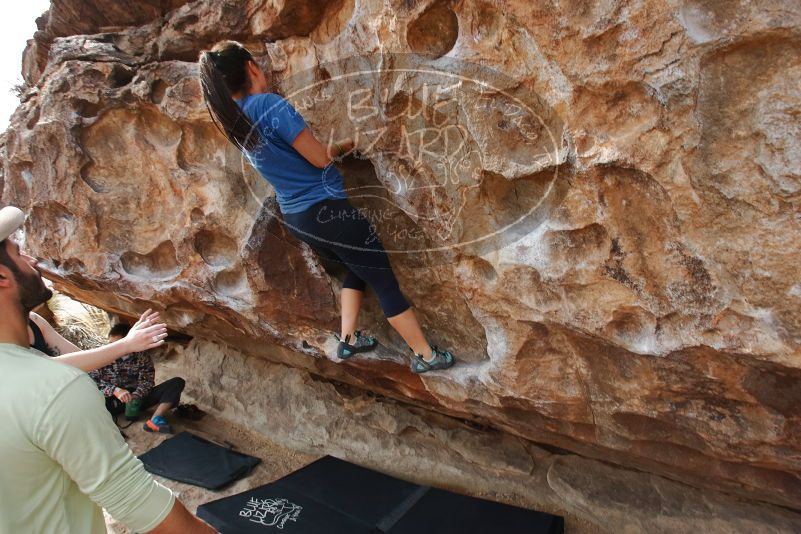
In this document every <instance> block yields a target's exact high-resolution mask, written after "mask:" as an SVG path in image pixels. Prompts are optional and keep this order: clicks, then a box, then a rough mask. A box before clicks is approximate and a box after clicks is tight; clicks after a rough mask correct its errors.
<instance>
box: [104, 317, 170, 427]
mask: <svg viewBox="0 0 801 534" xmlns="http://www.w3.org/2000/svg"><path fill="white" fill-rule="evenodd" d="M130 329H131V327H130V326H128V325H125V324H118V325H115V326H114V327H112V329H111V331H110V332H109V341H110V342H111V343H114V342H116V341H118V340H120V339H123V338H124V337H125V336H127V335H128V332H129V331H130ZM89 374H90V376H91V377H92V378H93V379H94V381H95V383H97V386H98V388H100V391H101V392H102V393H103V396H105V397H106V408H107V409H108V410H109V411H110V412H111V413H112V414H117V413H121V412H122V411H123V408H122V404H123V403H125V404H127V403H129V402H131V401H132V400H135V399H139V401H140V402H141V404H140V409H141V410H147V409H148V408H150V407H152V406H155V407H156V410H155V411H154V412H153V416H152V417H151V418H150V419H148V421H147V422H146V423H145V425H144V429H145V430H146V431H147V432H162V433H165V434H169V433H171V432H172V428H171V427H170V425H169V424H168V423H167V420H166V419H165V418H164V415H165V414H166V413H167V412H168V411H170V410H171V409H173V408H176V407H178V403H179V402H180V401H181V392H183V390H184V386H185V385H186V383H185V382H184V379H183V378H178V377H175V378H171V379H169V380H167V381H166V382H162V383H161V384H159V385H158V386H155V387H154V385H153V384H154V380H155V377H156V369H155V367H154V366H153V360H152V359H151V358H150V355H149V354H148V353H147V352H134V353H132V354H129V355H127V356H123V357H122V358H120V359H119V360H117V361H115V362H113V363H111V364H109V365H107V366H105V367H103V368H101V369H98V370H97V371H92V372H91V373H89Z"/></svg>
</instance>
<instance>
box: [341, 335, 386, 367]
mask: <svg viewBox="0 0 801 534" xmlns="http://www.w3.org/2000/svg"><path fill="white" fill-rule="evenodd" d="M350 341H351V339H350V334H349V335H347V336H345V339H340V340H339V345H338V346H337V356H338V357H339V358H340V359H342V360H347V359H348V358H350V357H351V356H353V355H354V354H358V353H360V352H367V351H371V350H373V349H374V348H376V346H377V345H378V340H377V339H376V338H374V337H372V336H365V335H363V334H362V332H361V330H356V332H354V334H353V343H352V344H351V343H350Z"/></svg>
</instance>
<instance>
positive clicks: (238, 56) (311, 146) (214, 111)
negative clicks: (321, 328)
mask: <svg viewBox="0 0 801 534" xmlns="http://www.w3.org/2000/svg"><path fill="white" fill-rule="evenodd" d="M200 82H201V87H202V91H203V98H204V100H205V102H206V107H207V108H208V110H209V113H210V114H211V118H212V120H213V121H214V123H215V124H216V125H217V127H218V128H219V129H220V131H221V132H222V133H223V134H225V136H226V137H227V138H228V140H229V141H231V142H232V143H233V144H234V145H235V146H236V147H237V148H239V150H241V151H242V152H243V153H244V154H245V156H246V157H247V159H248V161H249V162H250V164H251V165H252V166H253V167H255V168H256V170H258V171H259V173H260V174H261V175H262V176H263V177H264V179H266V180H267V181H268V182H270V184H272V186H273V188H274V189H275V194H276V198H277V200H278V205H279V207H280V209H281V213H282V215H283V218H284V223H285V224H286V225H287V228H288V229H289V231H290V232H291V233H292V234H293V235H294V236H295V237H297V238H298V239H300V240H301V241H304V242H305V243H307V244H308V245H309V246H311V247H312V248H313V249H314V250H315V251H316V252H317V253H318V254H319V255H320V256H322V257H324V258H327V259H332V260H337V261H340V262H342V263H343V264H344V265H345V266H346V267H347V270H348V274H347V276H346V278H345V282H344V284H343V288H342V297H341V298H342V329H341V332H340V337H339V345H338V347H337V356H338V357H339V358H342V359H345V358H349V357H350V356H352V355H354V354H356V353H360V352H367V351H370V350H373V349H374V348H375V347H376V345H377V344H378V342H377V340H376V339H375V338H374V337H371V336H367V335H364V334H362V333H361V332H360V331H359V330H357V329H356V327H357V321H358V316H359V310H360V308H361V304H362V297H363V296H364V290H365V287H366V285H369V286H370V287H371V288H372V289H373V291H375V293H376V294H377V295H378V300H379V302H380V304H381V309H382V311H383V312H384V315H385V316H386V317H387V320H388V321H389V324H390V325H392V327H393V328H394V329H395V330H396V331H397V332H398V333H399V334H400V335H401V337H402V338H403V339H404V341H406V343H407V344H408V345H409V347H410V348H411V349H412V351H413V353H414V356H412V362H411V369H412V371H413V372H415V373H425V372H427V371H432V370H436V369H447V368H449V367H451V366H452V365H453V363H454V357H453V355H452V354H451V353H450V352H448V351H443V350H439V349H438V348H437V347H436V346H433V345H429V343H428V342H427V341H426V338H425V336H424V335H423V331H422V329H421V328H420V323H419V322H418V321H417V317H416V316H415V314H414V311H413V310H412V309H411V307H410V305H409V302H408V301H407V300H406V298H404V296H403V294H402V293H401V290H400V288H399V287H398V281H397V280H396V279H395V275H394V274H393V272H392V268H391V266H390V264H389V258H388V257H387V254H386V252H385V251H384V248H383V246H382V245H381V243H380V241H379V240H378V239H377V238H376V236H375V231H374V229H373V228H371V225H370V223H369V221H367V220H366V219H365V217H364V216H363V215H362V214H361V213H360V212H359V211H358V210H357V209H356V208H354V207H353V206H351V204H350V203H349V202H348V198H347V194H346V193H345V190H344V183H343V178H342V175H341V174H340V173H339V171H337V169H336V167H334V165H333V161H334V158H337V157H340V156H342V155H344V154H345V153H347V152H348V151H350V150H352V149H353V143H352V142H351V141H348V142H346V143H344V144H336V143H332V144H331V145H330V146H326V145H324V144H322V143H320V142H319V141H318V140H317V139H316V138H315V136H314V134H313V133H312V132H311V130H310V129H309V128H308V126H307V125H306V122H305V121H304V120H303V117H301V116H300V115H299V114H298V113H297V111H295V109H294V108H293V107H292V105H291V104H290V103H289V102H287V101H286V100H285V99H284V98H282V97H281V96H279V95H278V94H276V93H274V92H272V89H273V88H272V76H271V74H270V73H267V74H265V73H264V71H262V69H261V67H259V65H258V64H257V63H256V62H255V61H254V59H253V56H252V55H251V53H250V52H249V51H248V50H247V49H246V48H245V47H243V46H242V45H241V44H239V43H236V42H233V41H224V42H221V43H218V44H217V45H215V46H214V47H213V48H212V49H211V50H210V51H206V52H202V53H201V54H200Z"/></svg>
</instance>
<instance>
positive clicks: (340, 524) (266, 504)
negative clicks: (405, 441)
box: [198, 456, 564, 534]
mask: <svg viewBox="0 0 801 534" xmlns="http://www.w3.org/2000/svg"><path fill="white" fill-rule="evenodd" d="M198 517H200V518H201V519H203V520H204V521H206V522H208V523H209V524H210V525H211V526H213V527H214V528H216V529H217V530H218V531H219V532H221V533H222V534H259V533H269V532H281V533H287V534H293V533H296V534H381V533H386V534H457V533H458V534H479V533H480V534H487V533H491V534H494V533H496V532H503V533H504V534H561V533H563V532H564V521H563V519H562V518H561V517H558V516H554V515H550V514H545V513H541V512H535V511H531V510H525V509H522V508H517V507H514V506H508V505H505V504H499V503H496V502H492V501H485V500H482V499H475V498H472V497H466V496H464V495H459V494H456V493H452V492H448V491H443V490H438V489H434V488H429V487H426V486H418V485H416V484H412V483H409V482H405V481H403V480H399V479H397V478H393V477H390V476H387V475H383V474H381V473H377V472H375V471H371V470H369V469H365V468H363V467H359V466H357V465H354V464H351V463H348V462H345V461H343V460H338V459H336V458H333V457H331V456H326V457H324V458H321V459H320V460H317V461H316V462H313V463H311V464H309V465H307V466H306V467H304V468H303V469H300V470H298V471H296V472H294V473H292V474H290V475H287V476H286V477H284V478H282V479H280V480H277V481H275V482H273V483H271V484H267V485H264V486H261V487H258V488H255V489H252V490H250V491H246V492H243V493H240V494H238V495H233V496H231V497H226V498H224V499H220V500H217V501H212V502H209V503H206V504H204V505H201V506H200V507H199V508H198Z"/></svg>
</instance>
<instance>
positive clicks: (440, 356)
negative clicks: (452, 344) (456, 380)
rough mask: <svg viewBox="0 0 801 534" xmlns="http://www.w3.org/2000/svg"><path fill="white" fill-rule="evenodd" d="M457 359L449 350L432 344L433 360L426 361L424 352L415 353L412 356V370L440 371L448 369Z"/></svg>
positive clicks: (421, 371) (415, 371)
mask: <svg viewBox="0 0 801 534" xmlns="http://www.w3.org/2000/svg"><path fill="white" fill-rule="evenodd" d="M455 362H456V359H455V358H454V357H453V354H451V353H450V352H448V351H447V350H439V349H438V348H437V346H436V345H432V346H431V360H430V361H426V360H424V359H423V355H422V354H415V355H414V356H412V372H413V373H417V374H418V375H419V374H421V373H427V372H428V371H438V370H440V369H448V368H449V367H453V364H454V363H455Z"/></svg>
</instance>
